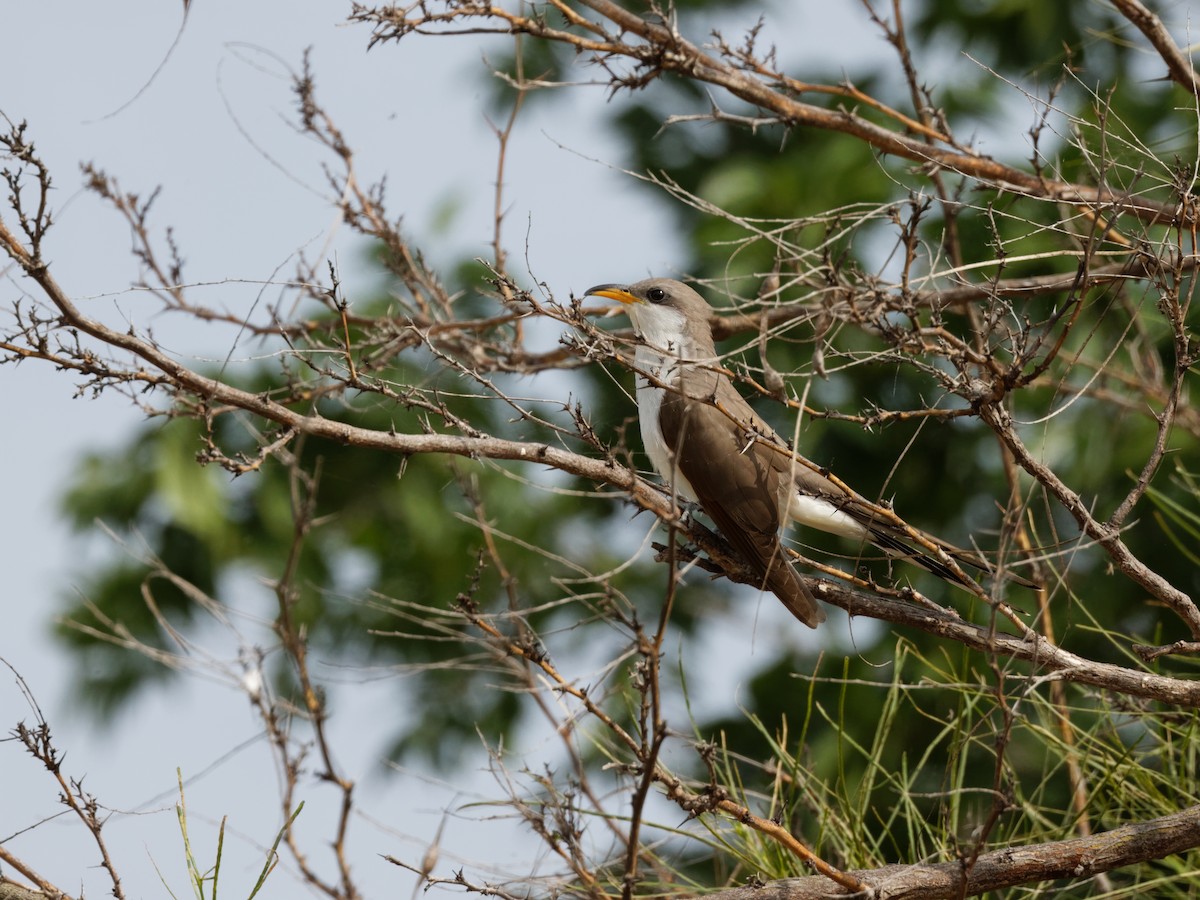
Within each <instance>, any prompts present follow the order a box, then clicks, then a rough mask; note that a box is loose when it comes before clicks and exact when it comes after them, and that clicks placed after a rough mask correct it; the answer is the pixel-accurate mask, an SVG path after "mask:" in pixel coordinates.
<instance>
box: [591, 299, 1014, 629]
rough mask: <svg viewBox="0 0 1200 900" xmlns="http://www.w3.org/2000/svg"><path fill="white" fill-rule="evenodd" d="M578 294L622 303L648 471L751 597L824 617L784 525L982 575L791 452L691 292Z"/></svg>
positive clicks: (970, 557)
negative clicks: (717, 536) (732, 562)
mask: <svg viewBox="0 0 1200 900" xmlns="http://www.w3.org/2000/svg"><path fill="white" fill-rule="evenodd" d="M585 296H596V297H604V298H606V299H609V300H616V301H618V302H619V303H621V304H623V309H624V311H625V312H627V313H628V315H629V318H630V320H631V322H632V323H633V330H634V333H635V334H636V335H637V337H638V338H639V342H638V345H637V348H636V352H635V355H634V367H635V369H636V371H637V404H638V420H639V425H640V430H641V434H642V444H643V446H644V447H645V451H646V455H647V456H648V457H649V458H650V463H651V465H653V467H654V470H655V471H656V472H657V473H658V474H659V476H660V477H661V478H662V479H663V480H664V481H665V482H666V484H667V485H668V486H669V487H670V488H671V489H673V491H674V492H675V493H676V494H677V495H679V496H681V497H683V498H684V499H686V500H689V501H691V502H693V503H696V504H698V505H699V507H700V509H701V510H703V511H704V513H705V514H707V515H708V517H709V518H710V519H712V521H713V522H714V523H715V524H716V526H717V529H718V530H719V531H720V533H721V534H722V535H723V536H724V537H725V539H726V540H727V541H728V542H729V544H730V545H731V546H732V547H733V549H734V550H735V552H736V554H737V556H738V557H739V559H740V560H741V561H742V563H743V564H744V565H746V566H747V567H748V568H749V570H750V571H751V572H752V573H753V575H754V577H755V581H756V582H757V584H758V587H759V589H760V590H769V591H771V592H772V593H774V594H775V596H776V597H778V598H779V600H780V601H782V603H783V605H784V606H785V607H786V608H787V609H788V610H789V611H790V612H791V613H792V615H794V616H795V617H796V618H797V619H799V620H800V621H801V622H803V623H804V624H805V625H807V626H809V627H810V628H815V627H817V625H819V624H820V623H821V622H823V621H825V612H824V610H823V609H822V608H821V606H820V604H819V603H818V602H817V599H816V597H815V596H814V595H813V593H812V591H811V590H809V588H808V586H807V585H806V584H805V583H804V582H803V581H802V580H801V578H800V575H799V573H798V572H797V571H796V569H795V567H794V566H793V565H792V564H791V562H790V561H789V560H788V558H787V554H786V553H785V552H784V549H783V545H782V543H781V541H780V531H781V530H782V528H783V527H784V526H785V525H786V524H788V523H789V522H794V523H796V524H799V525H801V526H808V527H811V528H817V529H819V530H821V531H826V532H830V533H832V534H835V535H839V536H841V537H843V538H849V539H851V540H855V541H858V542H859V543H862V542H866V543H870V544H872V545H874V546H876V547H878V548H879V549H881V550H883V551H884V552H885V553H886V554H888V555H889V556H893V557H899V558H904V559H907V560H909V561H910V562H913V563H915V564H917V565H919V566H921V567H922V568H925V569H927V570H928V571H930V572H932V573H934V574H935V575H937V576H939V577H941V578H943V579H945V580H946V581H948V582H950V583H952V584H956V585H960V586H968V585H970V586H972V587H973V586H974V584H975V583H974V582H973V581H972V580H971V579H970V578H968V577H967V576H966V574H965V573H964V572H963V571H962V570H961V569H960V568H959V567H958V566H957V565H956V564H957V563H963V564H966V565H968V566H971V567H973V568H977V569H982V570H984V571H990V566H989V565H988V563H987V562H986V560H984V559H983V558H982V557H981V556H979V555H977V554H975V553H972V552H970V551H967V550H962V549H960V548H958V547H955V546H954V545H952V544H949V543H947V542H945V541H943V540H941V539H940V538H937V537H934V536H933V535H931V534H928V533H926V532H923V531H920V530H919V529H916V528H914V527H912V526H910V525H908V524H907V523H906V522H904V521H903V520H902V519H900V518H899V517H898V516H897V515H896V514H895V513H893V512H892V511H891V510H890V509H889V508H886V507H883V506H881V505H879V504H876V503H872V502H871V501H870V500H868V499H866V498H865V497H864V496H862V495H861V494H858V493H857V492H855V491H854V490H853V489H852V488H850V487H848V486H847V485H845V484H843V483H842V481H841V480H840V479H838V478H837V477H836V476H835V475H833V474H832V473H830V472H828V471H827V470H825V469H823V468H822V467H820V466H818V465H817V464H816V463H813V462H811V461H809V460H807V459H805V458H804V457H803V456H800V455H799V454H797V453H795V452H793V451H792V450H791V448H790V447H789V445H788V444H787V442H786V441H784V440H783V439H782V438H781V437H780V436H779V435H778V434H777V433H776V432H775V430H774V429H773V428H772V427H771V426H770V425H769V424H768V423H767V422H766V421H765V420H764V419H763V418H762V417H761V416H759V415H758V414H757V413H756V412H755V411H754V408H753V407H752V406H751V405H750V404H749V403H748V402H747V401H746V399H745V398H744V397H742V395H741V394H740V393H738V390H737V388H735V387H734V385H733V383H732V382H731V381H730V379H729V376H728V375H727V374H726V373H725V371H724V370H723V369H722V368H721V360H720V356H719V354H718V353H717V349H716V344H715V342H714V340H713V333H712V327H711V325H710V324H709V316H710V313H711V312H712V309H711V307H710V306H709V304H708V301H707V300H705V299H704V298H703V297H702V296H701V295H700V294H698V293H697V292H696V291H695V290H693V289H692V288H691V287H689V286H688V285H686V284H684V283H683V282H680V281H676V280H674V279H670V278H649V279H646V280H644V281H638V282H635V283H633V284H598V285H596V286H595V287H592V288H589V289H588V290H587V291H586V292H585ZM941 554H944V556H943V557H942V558H939V556H940V555H941ZM947 559H948V560H953V563H949V562H947V561H946V560H947ZM1010 577H1011V578H1012V579H1013V580H1015V581H1018V582H1020V583H1024V584H1031V583H1029V582H1025V581H1024V580H1023V579H1020V578H1017V577H1015V576H1010Z"/></svg>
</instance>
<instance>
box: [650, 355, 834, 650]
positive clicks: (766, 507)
mask: <svg viewBox="0 0 1200 900" xmlns="http://www.w3.org/2000/svg"><path fill="white" fill-rule="evenodd" d="M722 382H723V379H721V380H718V381H716V382H710V384H712V385H713V387H714V389H715V388H716V386H717V385H718V384H721V383H722ZM725 384H726V385H727V383H725ZM727 386H728V387H729V389H730V391H732V385H727ZM688 393H689V395H690V396H687V397H685V396H683V395H681V394H679V393H672V392H668V393H667V394H666V396H665V397H664V398H663V403H662V406H661V408H660V410H659V425H660V427H661V428H662V434H663V439H664V441H665V442H666V444H667V446H668V447H669V448H670V450H671V451H672V453H673V454H674V459H675V464H676V466H677V467H678V469H679V472H680V474H681V475H683V476H684V477H685V478H686V479H687V480H688V483H689V484H691V486H692V490H694V491H695V492H696V497H697V499H698V500H699V501H700V506H701V508H702V509H703V510H704V511H705V512H706V513H707V514H708V515H709V516H710V517H711V518H712V520H713V522H714V523H716V526H717V528H718V529H719V530H720V532H721V534H722V535H723V536H724V537H725V538H726V540H728V541H729V543H730V544H732V545H733V547H734V549H735V550H736V551H737V553H738V556H739V557H741V559H742V562H744V563H745V564H746V565H747V566H749V567H750V568H751V569H752V570H753V571H754V572H755V573H756V575H757V576H758V581H759V586H760V587H761V588H764V589H766V590H769V591H771V592H772V593H774V594H775V596H777V597H778V598H779V599H780V600H781V601H782V602H783V605H784V606H786V607H787V608H788V610H789V611H790V612H791V613H792V615H794V616H795V617H796V618H797V619H799V620H800V621H801V622H803V623H804V624H805V625H808V626H810V627H813V628H815V627H816V626H817V625H818V624H820V623H821V622H823V621H825V613H824V611H823V610H822V609H821V607H820V606H819V605H818V603H817V601H816V599H815V598H814V597H813V595H812V593H811V592H810V591H809V590H808V588H807V587H805V586H804V583H803V582H802V581H801V580H800V576H799V575H798V574H797V573H796V570H795V569H794V568H792V565H791V563H790V562H788V560H787V556H786V554H785V552H784V550H783V546H782V545H781V544H780V542H779V526H780V509H779V503H780V493H779V491H780V487H781V482H780V471H779V469H778V468H777V467H776V466H775V465H774V462H773V460H772V458H771V456H772V453H771V451H770V450H769V449H767V448H763V447H760V446H758V445H757V444H756V443H754V442H752V441H744V440H743V439H742V435H741V434H740V432H739V430H738V429H737V428H735V427H732V423H731V421H730V416H729V415H728V414H727V413H730V412H733V413H744V412H745V411H748V410H750V407H749V405H748V404H746V403H745V401H744V400H742V399H741V397H740V396H738V395H737V394H736V392H735V391H734V392H733V394H734V396H735V397H736V398H737V402H738V403H740V404H741V405H742V406H744V407H745V409H744V410H743V409H741V408H740V407H739V408H738V409H736V410H726V411H722V410H720V409H718V408H716V407H715V406H713V405H711V400H712V396H713V394H719V395H721V399H724V400H728V401H729V402H734V401H732V400H731V399H730V398H728V397H727V396H725V392H724V391H723V390H720V391H717V390H714V392H713V393H712V394H710V397H709V398H708V402H706V401H705V400H704V399H699V398H698V397H697V395H696V393H695V392H694V391H693V390H689V391H688ZM734 462H736V463H739V464H737V465H733V464H731V463H734Z"/></svg>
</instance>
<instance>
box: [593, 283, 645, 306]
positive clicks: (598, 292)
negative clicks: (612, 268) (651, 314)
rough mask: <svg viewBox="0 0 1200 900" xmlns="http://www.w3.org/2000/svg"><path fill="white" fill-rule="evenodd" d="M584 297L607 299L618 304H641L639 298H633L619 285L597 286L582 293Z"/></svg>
mask: <svg viewBox="0 0 1200 900" xmlns="http://www.w3.org/2000/svg"><path fill="white" fill-rule="evenodd" d="M584 296H591V297H607V298H608V299H609V300H616V301H618V302H620V303H641V302H642V300H641V298H640V297H635V296H633V294H631V293H629V291H627V290H625V288H623V287H621V286H620V285H619V284H598V285H596V286H595V287H594V288H588V289H587V290H586V291H584Z"/></svg>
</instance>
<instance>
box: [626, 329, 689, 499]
mask: <svg viewBox="0 0 1200 900" xmlns="http://www.w3.org/2000/svg"><path fill="white" fill-rule="evenodd" d="M634 361H635V363H636V364H637V369H638V372H639V373H645V374H639V375H638V377H637V402H638V424H639V425H640V426H641V432H642V445H643V446H644V447H645V449H646V455H647V456H648V457H650V464H651V465H652V466H654V471H656V472H657V473H658V474H659V476H660V477H661V478H662V480H663V481H664V482H666V483H667V484H668V485H672V486H674V489H675V493H677V494H679V495H680V496H682V497H684V498H686V499H688V500H691V501H693V502H695V501H696V499H697V498H696V492H695V491H694V490H693V489H692V486H691V484H690V483H689V482H688V480H687V479H686V478H684V477H683V474H682V473H681V472H679V471H677V470H676V468H675V462H674V456H673V454H672V453H671V450H670V448H669V447H668V446H667V442H666V440H665V439H664V438H663V433H662V425H661V424H660V423H659V421H658V414H659V411H660V410H661V409H662V402H663V395H664V394H665V393H666V390H665V389H664V388H661V387H659V386H658V385H659V383H660V382H661V383H662V384H672V383H674V381H675V378H676V377H677V374H678V368H677V367H678V366H679V365H680V363H679V360H676V359H670V358H668V357H666V356H664V355H663V354H662V353H659V352H657V351H656V350H654V349H653V348H651V347H647V346H645V345H641V346H639V347H638V348H637V355H636V357H635V360H634ZM647 376H649V377H647Z"/></svg>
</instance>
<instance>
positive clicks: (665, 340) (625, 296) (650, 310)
mask: <svg viewBox="0 0 1200 900" xmlns="http://www.w3.org/2000/svg"><path fill="white" fill-rule="evenodd" d="M585 294H588V295H593V296H596V297H607V298H608V299H609V300H616V301H618V302H620V303H623V304H625V310H626V312H627V313H628V314H629V319H630V321H631V322H633V330H634V331H636V332H637V334H638V337H640V338H641V339H642V340H644V341H645V342H646V343H647V344H649V345H650V346H652V347H656V348H658V349H661V350H669V351H670V352H671V355H679V356H683V357H684V358H688V359H708V358H712V357H715V356H716V350H715V349H714V347H713V339H712V327H711V326H710V325H709V323H708V316H709V313H710V312H711V309H710V307H709V305H708V303H707V301H705V299H704V298H703V297H701V296H700V295H699V294H697V293H696V292H695V291H694V290H692V289H691V288H690V287H688V286H687V285H686V284H684V283H683V282H681V281H675V280H674V279H671V278H647V279H646V280H645V281H638V282H635V283H634V284H628V285H626V284H598V285H596V286H595V287H593V288H588V289H587V291H585Z"/></svg>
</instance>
